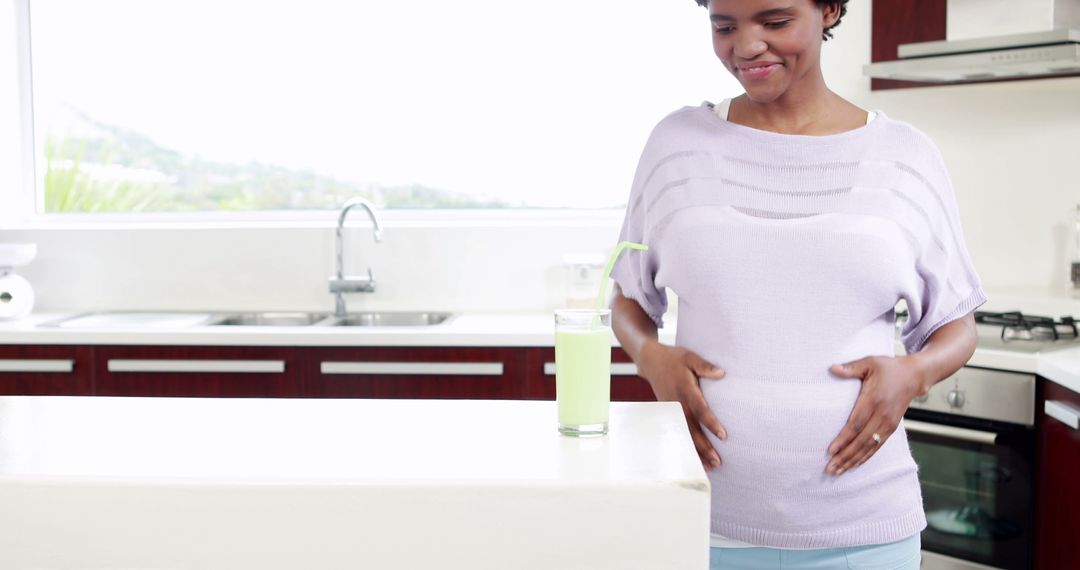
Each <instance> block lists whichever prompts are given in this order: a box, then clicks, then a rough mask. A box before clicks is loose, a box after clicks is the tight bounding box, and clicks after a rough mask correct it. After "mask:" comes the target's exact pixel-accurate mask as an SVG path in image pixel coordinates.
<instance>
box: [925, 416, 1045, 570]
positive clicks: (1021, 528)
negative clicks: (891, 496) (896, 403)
mask: <svg viewBox="0 0 1080 570" xmlns="http://www.w3.org/2000/svg"><path fill="white" fill-rule="evenodd" d="M904 428H905V429H906V431H907V434H908V440H909V442H910V444H911V453H912V455H913V456H914V458H915V462H916V463H917V464H918V466H919V482H920V484H921V486H922V494H923V505H924V506H925V508H926V518H927V528H926V530H924V531H923V533H922V546H923V550H924V552H925V556H924V560H923V569H924V570H930V569H946V568H948V569H957V570H959V569H966V568H987V567H989V568H1001V569H1005V570H1027V569H1030V568H1031V560H1032V558H1031V557H1032V545H1033V540H1032V535H1033V529H1034V513H1033V503H1032V498H1033V494H1034V487H1033V484H1032V466H1033V465H1034V437H1035V436H1034V430H1033V429H1032V428H1030V427H1025V426H1022V425H1018V424H1009V423H1004V422H992V421H987V420H975V419H971V418H965V417H959V416H953V415H949V414H942V413H937V412H927V411H923V410H909V411H908V413H907V415H906V416H905V420H904Z"/></svg>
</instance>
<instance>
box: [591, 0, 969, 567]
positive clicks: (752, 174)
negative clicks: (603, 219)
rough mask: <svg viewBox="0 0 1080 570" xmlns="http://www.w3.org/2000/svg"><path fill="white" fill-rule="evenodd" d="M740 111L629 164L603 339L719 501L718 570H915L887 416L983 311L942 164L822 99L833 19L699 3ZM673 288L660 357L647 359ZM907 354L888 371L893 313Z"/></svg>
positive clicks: (845, 106) (908, 501) (837, 10)
mask: <svg viewBox="0 0 1080 570" xmlns="http://www.w3.org/2000/svg"><path fill="white" fill-rule="evenodd" d="M697 2H698V4H701V5H703V6H705V7H706V8H707V9H708V11H709V19H710V23H711V26H712V34H713V47H714V50H715V52H716V55H717V56H718V57H719V58H720V61H721V62H722V63H723V64H724V66H725V67H726V68H727V70H728V71H729V72H731V73H732V74H733V75H734V76H735V77H736V79H738V81H739V82H740V83H741V84H742V86H743V88H744V89H745V91H746V92H745V94H743V95H741V96H739V97H736V98H734V99H732V100H730V101H723V102H721V103H720V104H717V105H713V104H710V103H705V104H702V105H701V106H698V107H686V108H683V109H680V110H678V111H675V112H673V113H672V114H670V115H669V116H667V117H666V118H664V119H663V120H662V121H661V122H660V123H659V124H658V125H657V126H656V128H655V129H654V130H653V132H652V134H651V135H650V137H649V140H648V142H647V144H646V147H645V150H644V152H643V153H642V157H641V161H640V163H639V165H638V170H637V174H636V177H635V180H634V185H633V188H632V190H631V197H630V201H629V205H628V206H627V213H626V220H625V222H624V225H623V230H622V238H621V239H627V240H631V241H637V242H642V243H645V244H647V245H649V246H650V249H649V251H648V252H633V253H629V252H628V253H629V254H624V256H623V257H622V258H621V259H620V260H619V263H618V264H617V265H616V268H615V271H614V273H613V276H614V278H615V280H616V282H617V285H618V286H617V288H616V295H615V298H614V300H613V302H612V309H613V313H614V323H613V325H614V330H615V334H616V336H617V337H618V338H619V340H620V342H621V343H622V346H623V347H624V348H625V349H626V351H627V352H628V353H629V354H630V355H631V357H633V359H634V362H636V363H637V365H638V368H639V370H640V371H641V374H642V375H643V376H644V377H645V378H646V379H648V380H649V382H650V383H651V385H652V388H653V391H654V392H655V393H656V396H657V398H658V399H660V400H668V401H678V402H680V403H681V404H682V406H683V410H684V412H685V414H686V419H687V423H688V425H689V428H690V433H691V436H692V437H693V441H694V444H695V446H696V448H697V452H698V454H699V456H700V458H701V461H702V463H703V464H704V465H705V468H706V469H707V470H708V473H709V477H710V480H711V483H712V517H711V519H712V520H711V523H712V524H711V526H712V545H713V548H712V550H711V559H712V565H713V567H714V568H780V567H781V566H780V565H781V564H783V568H785V569H791V568H881V569H885V568H890V569H891V568H897V569H900V568H904V569H906V568H913V569H914V568H918V567H919V558H920V556H919V550H920V543H919V532H920V531H921V530H922V529H923V528H924V527H925V526H926V520H925V516H924V513H923V509H922V498H921V494H920V489H919V481H918V478H917V473H916V466H915V463H914V461H913V460H912V458H911V452H910V450H909V447H908V444H907V437H906V434H905V433H904V429H903V425H902V424H901V423H900V421H901V418H902V416H903V414H904V412H905V410H907V407H908V404H909V403H910V402H911V401H912V399H913V398H914V397H916V396H918V395H920V394H926V392H927V390H929V388H930V387H931V386H932V385H933V384H934V383H936V382H939V381H940V380H942V379H943V378H945V377H947V376H949V375H950V374H952V373H953V372H955V371H956V370H958V369H959V368H960V367H961V366H963V364H964V363H965V362H966V361H967V360H968V358H970V356H971V354H972V353H973V351H974V347H975V328H974V319H973V317H972V315H971V313H972V311H974V309H975V308H976V307H978V306H979V305H981V304H982V303H983V302H985V300H986V298H985V295H984V294H983V292H982V288H981V286H980V283H979V278H978V276H977V275H976V273H975V271H974V269H973V267H972V264H971V261H970V259H969V257H968V254H967V251H966V247H965V245H964V241H963V236H962V235H961V231H960V225H959V219H958V215H957V208H956V201H955V198H954V196H953V191H952V187H951V185H950V182H949V178H948V174H947V172H946V169H945V165H944V162H943V160H942V158H941V155H940V153H939V152H938V150H937V148H936V147H935V146H934V144H933V143H932V142H931V141H930V140H929V139H928V138H927V137H926V136H925V135H924V134H922V133H921V132H919V131H918V130H916V129H915V128H913V127H911V126H910V125H908V124H906V123H903V122H900V121H895V120H893V119H890V118H889V117H887V116H885V114H884V113H882V112H880V111H878V112H876V113H868V112H866V111H864V110H862V109H860V108H858V107H857V106H855V105H853V104H851V103H849V102H847V101H845V100H844V99H843V98H841V97H840V96H838V95H837V94H835V93H833V92H832V91H830V90H829V88H828V87H827V86H826V85H825V82H824V79H823V76H822V73H821V66H820V52H821V44H822V42H823V41H824V40H825V39H827V38H829V37H831V30H832V28H834V27H836V26H837V25H838V24H839V22H840V19H841V17H842V16H843V15H844V13H845V11H846V4H847V0H712V1H711V2H707V3H706V2H705V0H697ZM667 288H670V289H671V290H673V291H675V292H676V293H677V294H678V297H679V326H678V331H677V337H676V342H675V345H674V346H667V345H663V344H661V343H659V342H658V340H657V327H658V326H662V321H661V318H662V315H663V313H664V312H665V310H666V308H667V297H666V295H665V291H666V289H667ZM900 299H903V300H904V301H906V304H907V307H908V311H909V314H910V317H909V319H908V321H907V323H906V325H905V326H904V328H903V330H902V332H901V340H902V341H903V344H904V345H905V347H906V349H907V352H908V354H907V355H905V356H894V348H893V347H894V334H895V328H894V325H895V318H896V315H895V312H894V307H895V305H896V304H897V302H898V301H899V300H900Z"/></svg>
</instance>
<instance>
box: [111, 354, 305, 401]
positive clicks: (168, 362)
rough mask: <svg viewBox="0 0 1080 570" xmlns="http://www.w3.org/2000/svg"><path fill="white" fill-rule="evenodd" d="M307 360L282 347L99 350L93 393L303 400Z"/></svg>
mask: <svg viewBox="0 0 1080 570" xmlns="http://www.w3.org/2000/svg"><path fill="white" fill-rule="evenodd" d="M302 358H303V355H302V354H301V353H300V352H299V351H298V350H297V349H293V348H283V347H239V346H102V347H95V348H94V394H95V395H98V396H174V397H284V398H288V397H298V396H300V395H301V393H302V390H301V386H302V381H301V378H300V375H299V374H298V372H299V371H300V370H302V368H303V367H302V366H301V365H300V362H301V360H302Z"/></svg>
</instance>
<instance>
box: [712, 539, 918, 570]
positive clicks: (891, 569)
mask: <svg viewBox="0 0 1080 570" xmlns="http://www.w3.org/2000/svg"><path fill="white" fill-rule="evenodd" d="M921 550H922V541H921V540H920V538H919V535H917V534H916V535H914V536H912V537H909V538H905V539H904V540H900V541H897V542H891V543H889V544H872V545H869V546H855V547H851V548H823V549H819V550H785V549H781V548H712V549H710V551H709V570H781V569H783V570H919V564H920V560H921V559H922V554H921V553H920V551H921Z"/></svg>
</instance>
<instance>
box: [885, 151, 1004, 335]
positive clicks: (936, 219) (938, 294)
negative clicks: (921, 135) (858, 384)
mask: <svg viewBox="0 0 1080 570" xmlns="http://www.w3.org/2000/svg"><path fill="white" fill-rule="evenodd" d="M928 152H930V153H931V154H930V159H929V160H928V161H927V162H928V164H927V167H926V172H925V173H923V172H913V173H912V174H911V175H912V176H913V177H915V178H916V179H918V181H919V182H920V184H919V185H920V186H921V187H922V188H923V189H924V190H925V191H926V199H925V200H920V202H921V205H922V208H923V210H924V213H925V219H926V220H927V223H928V228H929V234H928V235H927V236H925V239H923V240H920V241H921V242H922V243H921V245H920V250H919V251H918V252H917V254H916V259H915V267H914V279H913V281H912V282H911V286H910V287H909V289H908V290H907V291H905V292H903V294H902V296H903V298H904V300H905V302H906V303H907V307H908V321H907V323H906V324H905V326H904V328H903V330H902V331H901V335H900V338H901V341H902V342H903V344H904V348H905V349H907V352H908V353H909V354H911V353H914V352H918V351H920V350H922V348H923V345H924V344H926V341H927V339H928V338H930V335H932V334H934V331H936V330H937V329H939V328H941V327H942V326H944V325H946V324H948V323H950V322H952V321H954V320H956V319H959V318H961V317H963V316H964V315H967V314H968V313H970V312H971V311H974V310H975V309H976V308H978V307H979V306H980V305H982V304H983V303H985V302H986V294H985V293H984V292H983V289H982V284H981V282H980V280H979V276H978V274H977V273H976V271H975V266H974V264H973V263H972V261H971V257H970V255H969V254H968V251H967V246H966V245H965V243H964V235H963V231H962V230H961V227H960V216H959V208H958V207H957V203H956V196H955V192H954V190H953V187H952V182H951V181H950V179H949V176H948V172H947V170H946V167H945V162H944V160H943V159H942V158H941V153H940V152H939V151H938V150H937V147H935V146H933V144H932V143H930V150H929V151H928Z"/></svg>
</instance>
